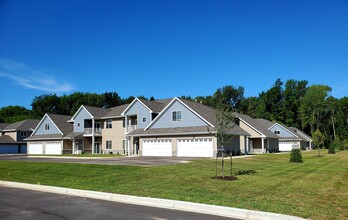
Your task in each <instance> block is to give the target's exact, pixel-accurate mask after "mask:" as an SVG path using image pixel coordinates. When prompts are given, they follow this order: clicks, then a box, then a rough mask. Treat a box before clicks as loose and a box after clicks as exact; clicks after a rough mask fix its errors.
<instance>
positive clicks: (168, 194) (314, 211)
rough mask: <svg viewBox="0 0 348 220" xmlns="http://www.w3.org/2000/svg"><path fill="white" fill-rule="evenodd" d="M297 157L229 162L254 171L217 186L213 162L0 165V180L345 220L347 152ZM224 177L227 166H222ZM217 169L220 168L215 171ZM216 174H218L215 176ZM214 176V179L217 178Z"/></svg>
mask: <svg viewBox="0 0 348 220" xmlns="http://www.w3.org/2000/svg"><path fill="white" fill-rule="evenodd" d="M316 155H317V152H316V151H311V152H303V153H302V156H303V158H304V163H303V164H291V163H289V162H288V161H289V154H267V155H260V156H255V157H249V158H239V159H235V160H234V162H233V167H234V168H233V171H234V172H237V171H239V170H254V171H256V172H255V173H253V174H250V175H238V180H236V181H224V180H217V179H214V178H212V177H215V160H212V159H204V160H197V161H192V162H190V163H186V164H176V165H168V166H160V167H134V166H110V165H83V164H61V163H34V162H14V161H0V179H1V180H8V181H18V182H26V183H34V184H42V185H53V186H61V187H69V188H76V189H86V190H95V191H103V192H113V193H121V194H128V195H137V196H147V197H157V198H167V199H176V200H185V201H191V202H199V203H207V204H215V205H223V206H230V207H238V208H246V209H253V210H261V211H269V212H276V213H282V214H289V215H296V216H301V217H305V218H310V219H348V151H340V152H337V153H336V154H334V155H328V154H327V151H326V150H325V151H322V155H323V156H322V157H317V156H316ZM226 165H227V167H226V173H229V163H228V160H226ZM220 168H221V167H220ZM220 172H221V171H220V169H219V173H220ZM219 175H220V174H219Z"/></svg>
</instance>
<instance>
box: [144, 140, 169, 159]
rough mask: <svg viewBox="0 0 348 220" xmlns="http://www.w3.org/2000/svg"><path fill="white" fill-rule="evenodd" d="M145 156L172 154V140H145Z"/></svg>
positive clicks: (166, 155) (167, 155)
mask: <svg viewBox="0 0 348 220" xmlns="http://www.w3.org/2000/svg"><path fill="white" fill-rule="evenodd" d="M142 150H143V153H142V155H143V156H164V157H171V156H172V141H171V140H144V141H143V149H142Z"/></svg>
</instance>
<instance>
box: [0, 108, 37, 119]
mask: <svg viewBox="0 0 348 220" xmlns="http://www.w3.org/2000/svg"><path fill="white" fill-rule="evenodd" d="M32 117H33V116H32V111H31V110H28V109H26V108H25V107H23V106H11V105H10V106H7V107H3V108H0V123H14V122H17V121H22V120H25V119H29V118H32Z"/></svg>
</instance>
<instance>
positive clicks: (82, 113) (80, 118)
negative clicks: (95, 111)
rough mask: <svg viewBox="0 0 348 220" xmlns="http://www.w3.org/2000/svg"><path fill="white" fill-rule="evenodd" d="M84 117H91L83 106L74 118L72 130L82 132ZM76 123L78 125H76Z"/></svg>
mask: <svg viewBox="0 0 348 220" xmlns="http://www.w3.org/2000/svg"><path fill="white" fill-rule="evenodd" d="M85 119H92V117H91V115H90V114H89V113H88V112H87V110H86V109H85V108H81V109H80V111H79V112H78V114H77V115H76V116H75V118H74V132H84V128H85ZM78 123H80V127H78V126H77V124H78Z"/></svg>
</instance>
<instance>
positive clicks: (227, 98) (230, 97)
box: [213, 86, 244, 110]
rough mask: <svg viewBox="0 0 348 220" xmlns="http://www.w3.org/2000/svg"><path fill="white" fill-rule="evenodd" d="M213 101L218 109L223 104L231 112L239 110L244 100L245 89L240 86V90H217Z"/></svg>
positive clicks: (230, 87)
mask: <svg viewBox="0 0 348 220" xmlns="http://www.w3.org/2000/svg"><path fill="white" fill-rule="evenodd" d="M213 99H214V105H215V108H216V107H218V105H220V104H223V105H225V107H228V108H229V109H230V110H232V109H233V110H237V109H239V107H240V104H241V102H242V100H243V99H244V88H243V87H242V86H239V87H238V88H235V87H233V86H224V87H222V89H217V90H216V92H215V93H214V95H213Z"/></svg>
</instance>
